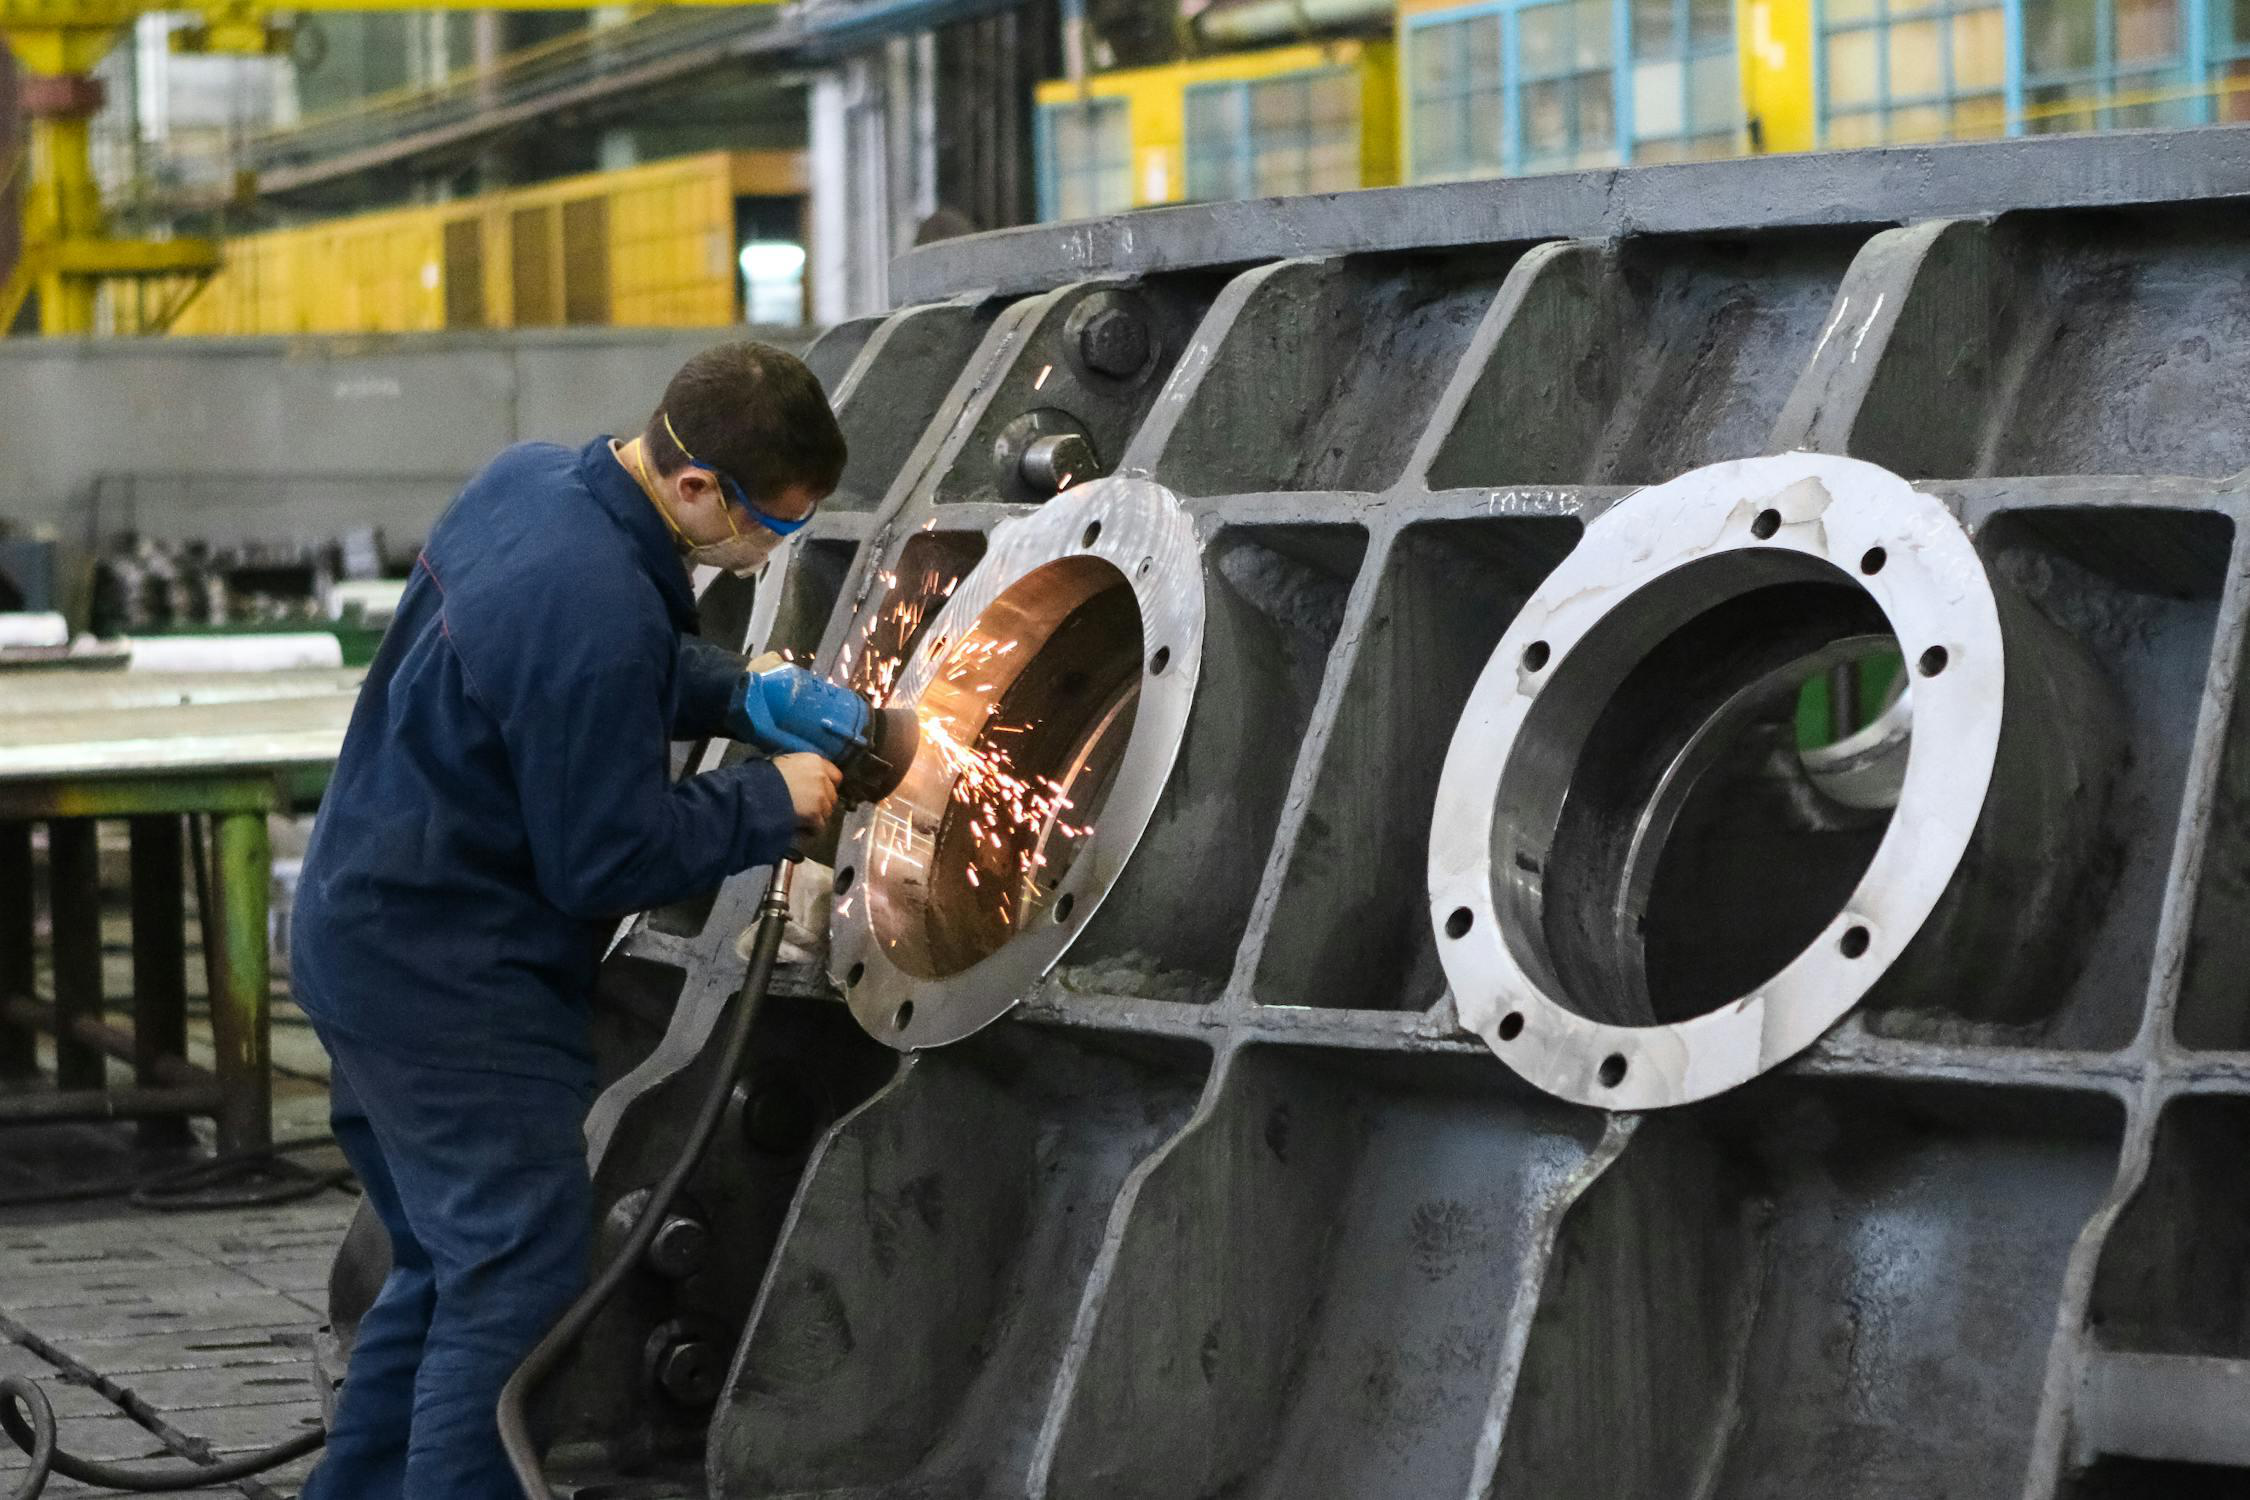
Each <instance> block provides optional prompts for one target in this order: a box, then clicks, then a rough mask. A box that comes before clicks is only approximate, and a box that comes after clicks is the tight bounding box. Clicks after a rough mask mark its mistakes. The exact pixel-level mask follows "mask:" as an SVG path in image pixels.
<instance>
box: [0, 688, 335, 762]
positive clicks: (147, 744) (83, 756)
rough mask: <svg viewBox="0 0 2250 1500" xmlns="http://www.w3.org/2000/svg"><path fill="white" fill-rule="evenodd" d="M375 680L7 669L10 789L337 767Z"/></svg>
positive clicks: (0, 747)
mask: <svg viewBox="0 0 2250 1500" xmlns="http://www.w3.org/2000/svg"><path fill="white" fill-rule="evenodd" d="M366 675H367V674H366V672H365V670H364V669H356V668H355V669H348V670H343V671H309V672H214V673H181V674H178V675H172V674H166V673H135V672H120V671H114V670H112V671H78V670H70V669H58V670H41V671H23V672H0V782H7V781H28V780H41V781H50V780H57V779H63V778H72V777H111V776H147V775H164V774H171V773H182V772H194V773H204V772H212V771H228V770H255V769H266V768H273V769H293V768H300V767H306V766H327V765H330V764H333V763H334V761H335V759H336V756H337V754H338V752H339V751H341V750H342V748H343V743H344V729H345V726H346V725H347V724H349V723H350V721H351V713H352V704H353V702H354V700H355V699H356V698H357V697H358V695H359V684H360V681H361V680H362V679H363V678H364V677H365V676H366Z"/></svg>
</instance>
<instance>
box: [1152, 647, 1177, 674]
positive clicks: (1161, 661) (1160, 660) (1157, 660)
mask: <svg viewBox="0 0 2250 1500" xmlns="http://www.w3.org/2000/svg"><path fill="white" fill-rule="evenodd" d="M1170 665H1172V648H1171V647H1170V646H1159V647H1157V648H1156V654H1155V655H1154V656H1152V657H1150V658H1149V659H1148V673H1149V675H1150V676H1151V677H1162V676H1163V675H1164V669H1165V668H1166V667H1168V666H1170Z"/></svg>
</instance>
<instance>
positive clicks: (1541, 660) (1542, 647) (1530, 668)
mask: <svg viewBox="0 0 2250 1500" xmlns="http://www.w3.org/2000/svg"><path fill="white" fill-rule="evenodd" d="M1549 655H1550V653H1549V651H1548V649H1547V643H1546V642H1545V641H1533V642H1532V643H1531V644H1530V645H1528V646H1526V647H1524V648H1523V669H1524V670H1525V671H1526V672H1536V671H1538V670H1539V669H1540V668H1541V667H1543V666H1545V665H1547V657H1548V656H1549Z"/></svg>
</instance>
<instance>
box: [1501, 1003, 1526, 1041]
mask: <svg viewBox="0 0 2250 1500" xmlns="http://www.w3.org/2000/svg"><path fill="white" fill-rule="evenodd" d="M1522 1035H1523V1012H1522V1011H1520V1010H1511V1011H1509V1012H1508V1013H1507V1014H1506V1015H1504V1016H1502V1017H1501V1018H1500V1040H1501V1041H1503V1042H1512V1041H1514V1040H1515V1039H1516V1038H1517V1037H1519V1036H1522Z"/></svg>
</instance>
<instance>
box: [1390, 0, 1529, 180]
mask: <svg viewBox="0 0 2250 1500" xmlns="http://www.w3.org/2000/svg"><path fill="white" fill-rule="evenodd" d="M1409 25H1410V26H1411V28H1412V29H1411V30H1409V31H1408V33H1407V43H1406V48H1407V60H1408V67H1409V69H1410V72H1409V73H1408V85H1407V89H1408V111H1409V113H1408V131H1409V136H1410V139H1409V142H1408V145H1409V149H1410V153H1411V159H1412V162H1413V178H1414V180H1415V181H1416V182H1443V181H1446V180H1447V179H1449V178H1457V177H1490V176H1492V175H1494V174H1495V173H1498V172H1500V171H1502V170H1504V169H1505V168H1506V166H1507V161H1506V158H1505V156H1504V155H1503V139H1504V132H1503V131H1502V130H1501V128H1500V115H1501V102H1502V99H1503V97H1504V93H1505V89H1504V81H1503V79H1502V77H1501V71H1500V51H1501V45H1500V43H1501V27H1502V21H1501V17H1500V16H1499V14H1498V13H1496V12H1487V13H1485V14H1482V15H1475V16H1470V17H1467V18H1466V19H1462V20H1451V19H1448V20H1443V21H1436V22H1430V23H1418V22H1409Z"/></svg>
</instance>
